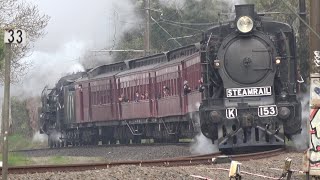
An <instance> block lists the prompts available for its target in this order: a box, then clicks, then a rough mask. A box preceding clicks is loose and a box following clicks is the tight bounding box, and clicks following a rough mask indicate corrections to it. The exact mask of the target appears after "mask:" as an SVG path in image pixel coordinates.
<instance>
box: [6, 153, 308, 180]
mask: <svg viewBox="0 0 320 180" xmlns="http://www.w3.org/2000/svg"><path fill="white" fill-rule="evenodd" d="M286 157H289V158H291V159H292V166H291V167H292V169H295V170H301V164H302V153H287V154H282V155H279V156H275V157H272V158H268V159H262V160H251V161H246V162H242V166H241V171H247V172H251V173H257V174H263V175H267V176H271V177H280V175H281V171H275V170H271V169H270V168H280V169H281V168H282V167H283V165H284V160H285V159H286ZM229 166H230V164H219V165H212V166H203V165H202V166H186V167H139V166H120V167H112V168H109V169H104V170H94V171H83V172H70V173H62V172H60V173H41V174H27V175H9V179H15V180H16V179H25V180H29V179H39V180H40V179H41V180H42V179H47V180H56V179H101V180H102V179H110V180H120V179H139V180H140V179H146V180H149V179H163V180H167V179H186V180H188V179H197V178H194V177H191V176H190V175H201V176H204V177H208V178H211V179H218V180H220V179H221V180H224V179H228V172H227V171H222V170H213V169H209V168H218V167H220V168H226V169H229ZM242 177H243V179H252V180H260V179H262V178H260V177H254V176H249V175H243V176H242ZM296 179H303V177H302V175H300V174H297V173H294V174H293V177H292V180H296Z"/></svg>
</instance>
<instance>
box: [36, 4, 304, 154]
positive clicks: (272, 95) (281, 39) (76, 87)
mask: <svg viewBox="0 0 320 180" xmlns="http://www.w3.org/2000/svg"><path fill="white" fill-rule="evenodd" d="M235 9H236V18H235V21H230V22H229V23H226V24H220V25H218V26H216V27H213V28H211V29H209V30H208V31H206V33H204V34H203V39H202V41H201V42H200V43H198V44H196V45H189V46H185V47H181V48H179V49H175V50H172V51H169V52H165V53H159V54H155V55H151V56H148V57H142V58H136V59H131V60H125V61H123V62H117V63H112V64H107V65H102V66H99V67H96V68H93V69H90V70H87V71H86V72H79V73H76V74H72V75H68V76H65V77H63V78H61V79H60V80H59V81H58V83H57V84H56V86H55V87H54V88H53V89H51V90H49V89H47V88H45V89H44V91H43V92H42V96H41V98H42V108H41V113H40V129H41V131H40V132H42V133H46V134H48V144H49V146H50V147H60V146H66V145H73V146H75V145H85V144H93V145H96V144H98V143H99V142H100V141H101V142H102V144H115V143H116V142H117V141H118V142H119V143H121V144H127V143H130V140H131V141H132V143H141V139H153V140H154V142H178V141H179V139H180V138H192V137H194V135H195V134H197V133H199V129H201V131H202V133H203V134H204V135H205V136H206V137H208V138H210V139H211V140H212V142H217V143H218V145H219V149H221V150H223V149H229V148H241V147H252V146H260V147H266V146H282V145H284V140H285V136H287V137H289V138H290V136H291V135H293V134H297V133H299V132H300V129H301V105H300V102H299V101H298V100H297V92H296V91H297V83H296V77H297V62H296V59H295V39H294V34H293V30H292V28H291V27H290V26H289V25H287V24H285V23H281V22H276V21H273V20H271V19H269V18H267V17H263V16H259V15H257V14H256V13H255V12H254V6H253V5H238V6H236V8H235ZM186 86H187V87H188V88H189V89H188V91H185V87H186ZM199 104H200V107H199ZM199 118H200V122H199Z"/></svg>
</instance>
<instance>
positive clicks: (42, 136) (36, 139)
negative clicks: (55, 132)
mask: <svg viewBox="0 0 320 180" xmlns="http://www.w3.org/2000/svg"><path fill="white" fill-rule="evenodd" d="M47 141H48V136H47V135H46V134H40V132H39V131H37V132H36V133H35V134H34V135H33V138H32V142H40V143H45V142H47Z"/></svg>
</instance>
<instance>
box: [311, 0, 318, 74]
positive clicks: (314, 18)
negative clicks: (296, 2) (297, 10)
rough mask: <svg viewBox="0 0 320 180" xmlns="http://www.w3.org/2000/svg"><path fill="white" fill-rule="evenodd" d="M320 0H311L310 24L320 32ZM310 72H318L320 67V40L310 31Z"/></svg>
mask: <svg viewBox="0 0 320 180" xmlns="http://www.w3.org/2000/svg"><path fill="white" fill-rule="evenodd" d="M319 12H320V1H319V0H310V26H311V27H312V29H314V30H315V31H316V32H317V33H318V34H320V13H319ZM309 51H310V53H309V54H310V59H311V60H312V61H311V66H310V72H312V73H318V72H319V69H320V40H319V38H318V37H317V36H316V35H315V34H314V33H311V32H310V49H309Z"/></svg>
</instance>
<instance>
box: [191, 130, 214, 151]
mask: <svg viewBox="0 0 320 180" xmlns="http://www.w3.org/2000/svg"><path fill="white" fill-rule="evenodd" d="M218 151H219V149H218V146H217V145H216V144H212V141H211V139H208V138H207V137H205V136H204V135H203V134H202V133H201V132H200V133H199V134H198V135H196V137H194V141H193V142H192V143H191V146H190V152H191V154H210V153H215V152H218Z"/></svg>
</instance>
